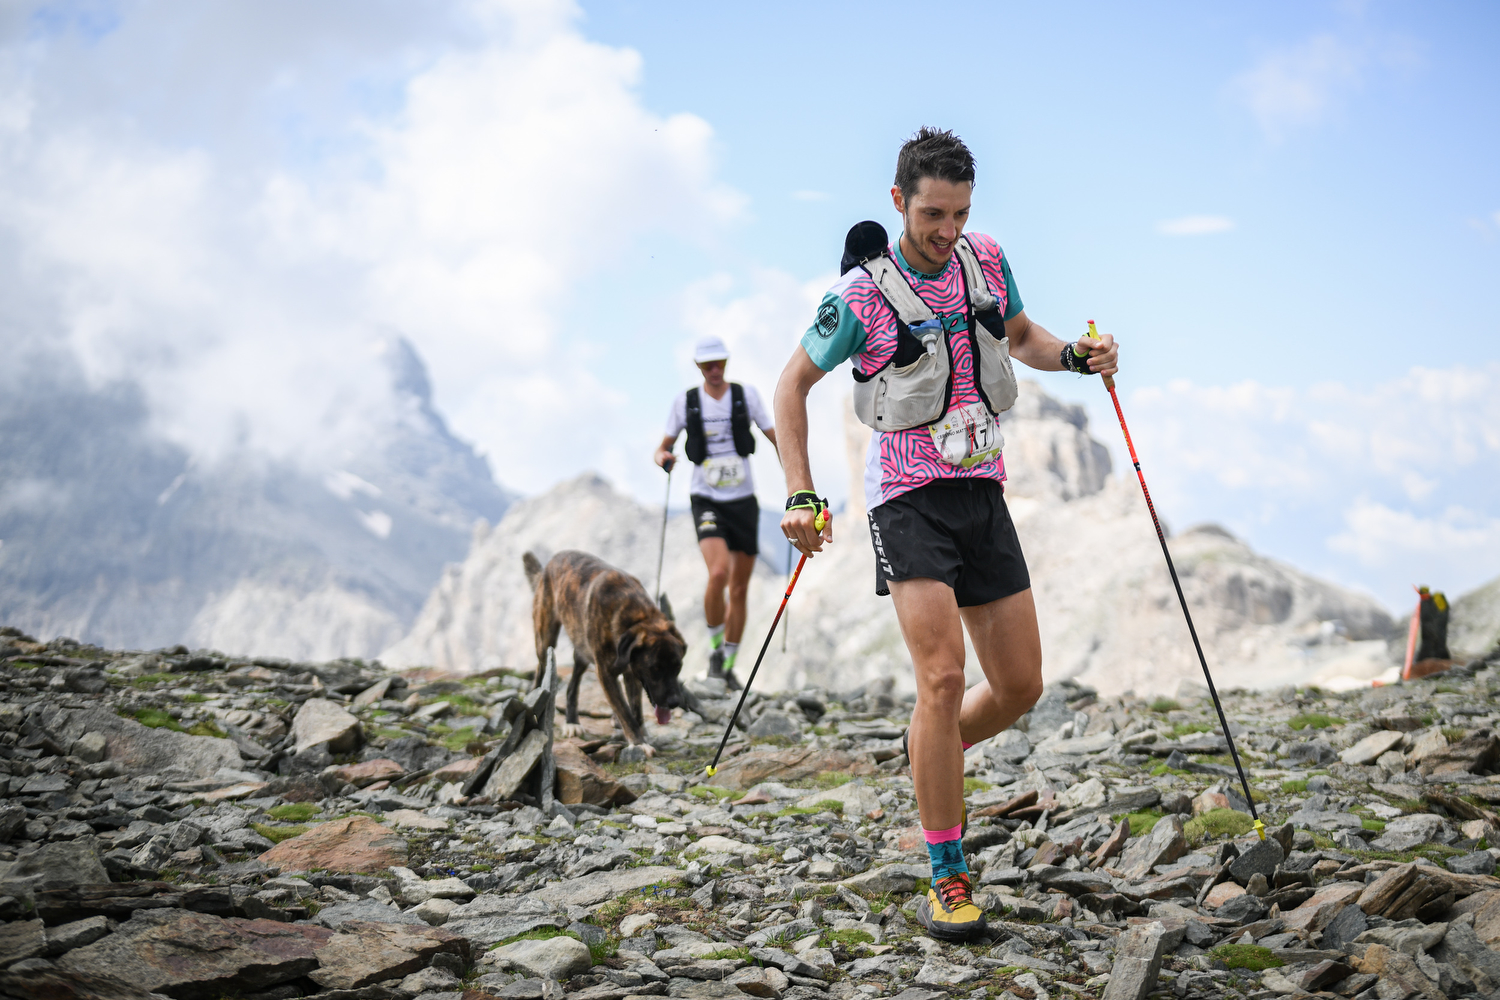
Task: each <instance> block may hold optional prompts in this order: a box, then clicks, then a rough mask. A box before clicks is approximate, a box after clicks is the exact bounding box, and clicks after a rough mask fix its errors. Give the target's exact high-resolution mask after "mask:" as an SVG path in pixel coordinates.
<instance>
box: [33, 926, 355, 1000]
mask: <svg viewBox="0 0 1500 1000" xmlns="http://www.w3.org/2000/svg"><path fill="white" fill-rule="evenodd" d="M333 934H334V932H333V931H331V930H328V929H327V928H326V927H315V926H313V925H311V924H286V923H282V922H280V921H277V920H245V919H242V918H239V917H228V918H225V917H215V916H212V915H210V914H207V913H194V912H192V911H190V910H141V911H138V912H137V913H136V914H135V915H134V916H133V917H131V918H130V919H129V920H127V921H126V922H125V923H123V924H121V925H120V926H119V929H118V930H116V931H115V933H113V934H111V935H109V936H108V937H105V938H102V939H100V940H98V941H95V942H94V943H93V944H90V945H85V946H83V947H82V948H75V949H74V950H73V951H70V952H68V953H67V954H66V955H64V956H62V957H61V958H59V959H58V960H57V965H58V966H59V967H60V968H61V969H63V970H65V971H69V972H77V973H81V974H84V975H93V976H112V977H114V978H117V979H120V980H123V981H124V982H126V983H129V984H130V985H132V986H134V987H137V988H139V989H144V990H149V991H151V992H153V993H160V994H163V995H165V996H169V997H173V998H174V1000H218V998H219V997H222V996H226V995H233V994H235V993H242V992H259V991H262V990H266V989H269V988H270V987H272V986H275V985H277V984H279V983H286V982H290V981H292V980H294V979H300V978H301V977H303V976H305V975H307V974H308V973H310V972H312V971H313V970H315V969H316V968H318V958H317V955H316V951H317V949H318V948H319V947H321V946H322V945H323V944H325V943H326V942H327V941H328V939H329V938H331V937H332V936H333Z"/></svg>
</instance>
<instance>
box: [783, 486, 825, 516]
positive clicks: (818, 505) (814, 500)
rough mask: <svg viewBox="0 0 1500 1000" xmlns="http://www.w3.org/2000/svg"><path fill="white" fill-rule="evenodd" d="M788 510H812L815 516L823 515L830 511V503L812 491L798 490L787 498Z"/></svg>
mask: <svg viewBox="0 0 1500 1000" xmlns="http://www.w3.org/2000/svg"><path fill="white" fill-rule="evenodd" d="M786 509H787V510H810V511H812V512H813V513H814V514H821V513H822V512H823V511H825V510H827V509H828V501H827V500H824V499H823V498H822V497H820V496H818V495H817V494H816V493H814V492H813V491H812V490H798V491H797V492H796V493H793V494H792V495H791V496H789V497H787V498H786Z"/></svg>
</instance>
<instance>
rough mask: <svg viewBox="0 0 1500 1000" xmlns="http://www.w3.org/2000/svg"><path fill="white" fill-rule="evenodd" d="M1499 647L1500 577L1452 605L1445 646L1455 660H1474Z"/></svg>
mask: <svg viewBox="0 0 1500 1000" xmlns="http://www.w3.org/2000/svg"><path fill="white" fill-rule="evenodd" d="M1496 643H1500V576H1497V577H1496V578H1495V579H1493V580H1491V581H1490V582H1489V583H1487V584H1485V585H1484V586H1483V587H1477V588H1475V589H1474V590H1472V591H1470V592H1469V593H1467V594H1465V595H1463V596H1462V597H1460V598H1459V599H1458V600H1456V601H1454V602H1453V611H1452V615H1451V617H1450V618H1449V620H1448V645H1449V646H1451V647H1452V650H1453V655H1455V656H1475V655H1477V654H1479V653H1481V652H1482V651H1484V650H1487V649H1490V648H1492V647H1493V646H1494V645H1495V644H1496Z"/></svg>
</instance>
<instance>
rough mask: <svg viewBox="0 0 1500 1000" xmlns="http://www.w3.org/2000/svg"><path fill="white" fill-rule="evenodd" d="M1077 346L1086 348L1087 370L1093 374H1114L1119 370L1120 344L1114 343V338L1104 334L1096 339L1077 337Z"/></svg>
mask: <svg viewBox="0 0 1500 1000" xmlns="http://www.w3.org/2000/svg"><path fill="white" fill-rule="evenodd" d="M1078 346H1079V347H1084V348H1088V350H1089V357H1088V365H1089V370H1090V371H1092V372H1093V373H1094V374H1095V375H1114V374H1116V373H1117V372H1119V370H1120V345H1119V344H1116V343H1115V338H1114V337H1112V336H1110V335H1109V334H1107V333H1106V334H1104V335H1103V336H1102V337H1100V338H1099V339H1098V340H1095V339H1094V338H1093V337H1079V338H1078Z"/></svg>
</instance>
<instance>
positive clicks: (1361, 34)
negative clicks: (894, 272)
mask: <svg viewBox="0 0 1500 1000" xmlns="http://www.w3.org/2000/svg"><path fill="white" fill-rule="evenodd" d="M1497 38H1500V10H1497V8H1496V7H1495V6H1494V5H1492V4H1481V3H1466V4H1464V3H1456V4H1442V5H1417V4H1377V3H1369V4H1358V3H1327V4H1318V3H1301V4H1260V5H1254V6H1249V5H1246V6H1242V7H1233V8H1231V7H1228V6H1227V5H1216V6H1207V7H1205V6H1203V5H1190V4H1155V5H1145V6H1137V7H1135V8H1130V9H1123V8H1121V7H1119V6H1118V5H1106V4H1070V5H1067V6H1066V7H1065V8H1064V7H1058V6H1057V5H1017V4H972V5H964V4H951V5H947V6H945V7H944V8H943V15H942V17H941V18H934V17H930V16H915V15H914V13H913V8H912V7H911V6H910V5H909V4H904V5H897V4H879V3H864V4H857V5H856V4H821V5H808V4H777V3H770V4H760V5H757V6H756V7H755V8H754V10H753V16H750V15H749V14H747V12H746V9H745V8H736V7H730V6H725V5H705V4H687V3H665V2H651V3H645V2H640V3H637V2H628V3H627V2H598V3H589V2H585V3H583V4H582V5H581V6H579V7H572V6H569V5H568V4H565V3H520V2H505V0H452V2H449V3H442V4H438V3H434V4H423V5H408V4H402V3H396V2H377V0H372V2H367V3H355V2H352V0H350V2H342V3H339V2H329V3H323V4H319V5H315V6H312V7H309V6H308V5H305V4H296V3H291V2H288V0H264V2H258V3H250V2H240V3H222V4H216V5H204V6H196V7H193V8H190V9H185V8H183V7H181V6H180V5H178V4H172V3H166V2H162V0H136V2H122V3H111V2H106V0H95V2H87V3H48V4H33V5H30V6H26V5H15V6H12V7H9V8H7V10H6V12H4V13H0V152H3V153H4V154H5V157H6V158H5V165H4V166H3V167H0V184H3V186H4V188H5V189H6V190H7V191H8V192H9V194H7V195H5V196H3V197H0V295H8V296H9V298H10V300H11V305H9V306H6V307H5V308H6V309H7V310H9V311H8V312H7V315H6V320H7V322H8V323H9V324H10V325H11V328H12V329H19V328H21V327H20V326H18V325H17V324H22V325H24V328H25V329H26V330H29V331H33V335H34V336H37V337H39V338H42V339H46V340H49V341H50V342H52V343H55V344H56V343H60V344H63V345H65V346H66V347H67V348H68V349H69V350H71V351H73V352H75V353H76V354H77V355H78V356H79V357H80V358H82V359H83V360H84V361H85V364H86V367H87V369H88V371H89V372H90V373H91V375H92V377H95V378H98V379H105V378H111V377H131V378H137V379H139V380H141V381H142V383H143V384H144V385H146V386H147V387H148V390H149V391H150V392H151V393H152V397H153V399H155V400H156V403H157V411H158V415H159V422H160V424H161V426H162V427H163V429H164V431H165V432H167V433H170V434H172V435H174V436H175V437H177V438H179V439H181V440H183V441H184V442H185V443H187V444H189V445H190V446H192V447H194V448H195V449H197V450H199V451H201V452H202V453H203V454H205V455H207V456H218V457H221V458H223V457H225V456H230V455H232V454H233V451H234V449H235V448H239V447H256V448H262V449H266V450H271V451H281V452H287V453H297V454H300V455H301V456H302V457H303V458H304V459H305V460H306V461H308V462H310V463H324V464H328V463H336V461H337V454H336V453H337V446H336V441H335V439H336V438H337V435H338V434H339V433H357V429H356V428H357V426H358V421H357V420H356V419H353V418H352V417H350V416H349V414H348V412H347V411H349V410H350V409H351V407H352V408H353V409H354V410H356V411H357V409H358V406H377V407H378V406H379V403H380V401H379V399H378V396H376V395H371V392H370V391H369V386H368V383H369V380H370V377H371V371H372V370H373V369H371V367H370V358H369V357H367V354H368V352H367V351H365V350H364V347H363V345H365V344H366V343H367V342H368V341H369V340H370V339H371V338H372V337H373V336H375V335H376V334H378V333H386V332H392V331H394V332H399V333H402V334H404V335H406V336H408V337H410V338H411V339H412V340H413V342H414V343H415V344H416V346H417V347H418V349H419V350H420V351H421V352H422V354H423V355H424V356H425V357H426V358H427V359H428V361H429V362H430V364H431V365H432V368H433V376H434V384H435V386H436V389H437V394H438V405H439V407H440V408H441V409H443V411H444V412H445V413H447V414H448V415H449V417H450V418H451V420H452V422H453V424H454V426H455V428H456V429H457V430H458V431H459V433H461V434H463V435H465V436H466V437H468V438H469V439H471V440H474V441H476V442H477V443H478V444H479V445H480V447H481V448H483V449H484V450H485V452H486V453H487V454H488V455H489V456H490V457H491V460H492V462H493V464H494V466H495V469H496V474H497V477H498V478H499V479H500V480H501V481H502V482H503V483H505V484H506V485H509V486H512V487H515V488H519V489H521V490H524V491H527V492H535V491H539V490H542V489H545V488H546V487H547V486H548V485H550V484H551V483H553V482H555V481H557V480H558V479H560V478H562V477H564V476H567V475H570V474H574V473H576V472H579V471H582V470H583V469H586V468H598V469H601V470H602V471H604V472H605V473H606V474H607V475H609V476H611V477H612V478H614V479H615V480H616V481H617V482H619V483H621V484H622V486H624V487H625V488H627V489H629V490H631V491H632V492H634V493H636V494H637V495H638V496H640V497H642V498H643V499H648V500H651V501H653V502H655V501H656V499H657V497H658V496H659V493H658V490H659V488H660V485H661V483H660V479H659V477H660V473H658V472H656V471H655V470H654V469H652V468H650V467H649V466H647V465H646V464H645V461H646V456H647V455H649V452H650V448H651V445H652V442H653V439H655V438H656V437H658V436H659V428H660V423H661V420H662V419H663V417H664V414H665V412H666V407H667V399H668V397H669V396H670V394H671V393H672V392H674V391H678V390H680V389H681V388H682V386H683V385H684V384H686V380H687V379H688V378H689V376H690V375H691V367H690V365H689V364H688V362H687V345H688V343H689V342H690V341H691V339H692V338H693V337H694V336H696V335H697V334H698V333H701V332H707V331H714V332H720V333H722V334H723V335H725V336H726V337H727V338H728V339H729V340H730V343H731V346H732V347H733V348H734V349H735V351H736V357H735V361H734V362H733V367H732V369H731V372H732V373H734V374H738V375H740V376H741V377H744V378H746V379H748V380H750V381H753V382H755V383H757V384H759V385H760V386H761V388H762V389H763V391H765V392H766V393H767V394H769V392H770V390H771V387H772V383H773V380H774V377H775V373H776V372H777V371H778V370H779V368H780V366H781V364H782V363H783V362H784V360H785V358H786V356H787V354H788V353H789V352H790V350H791V349H792V348H793V346H794V345H795V343H796V340H797V338H798V336H799V335H800V332H801V330H802V329H803V328H805V326H806V323H807V320H808V317H809V316H810V315H811V307H812V304H813V303H815V301H816V298H817V296H818V294H819V292H820V291H821V289H822V287H824V286H825V285H826V284H827V283H828V282H829V281H830V280H831V278H832V276H833V275H834V273H835V262H836V260H837V257H838V253H839V250H840V247H841V243H842V239H843V234H844V232H845V230H846V229H847V228H848V226H849V225H850V224H852V223H853V222H855V221H858V220H860V219H863V218H875V219H879V220H880V221H882V222H884V223H885V224H886V225H887V226H888V228H891V229H892V230H893V231H894V230H895V228H896V226H897V224H898V220H897V219H896V217H895V216H894V213H893V212H892V211H891V209H890V206H889V197H888V194H887V191H888V188H889V186H890V177H891V173H892V169H893V165H894V158H895V151H896V148H897V147H898V145H899V143H900V141H901V140H902V139H903V138H904V137H905V136H906V135H908V134H910V133H911V132H912V131H913V130H915V129H916V128H917V127H918V126H919V125H923V124H935V125H940V126H943V127H949V128H953V129H955V130H956V131H958V132H959V133H960V134H961V135H962V136H963V137H964V138H965V139H966V140H967V141H968V142H969V143H970V145H971V147H972V148H973V150H974V152H975V155H976V157H977V159H978V163H979V183H978V187H977V189H976V192H975V213H974V218H973V221H972V224H971V225H972V228H974V229H977V230H980V231H985V232H989V233H991V234H993V235H995V236H996V237H998V238H999V239H1000V241H1001V243H1002V245H1003V246H1004V247H1005V248H1006V251H1007V253H1008V254H1009V255H1010V257H1011V259H1012V262H1013V267H1014V270H1015V275H1016V279H1017V283H1018V285H1019V288H1020V290H1021V293H1022V296H1023V298H1024V300H1025V302H1026V305H1027V309H1028V312H1029V313H1030V314H1031V315H1032V316H1033V318H1035V319H1037V320H1038V321H1040V322H1042V323H1043V324H1045V325H1047V326H1048V327H1049V328H1051V329H1052V330H1053V331H1054V332H1056V333H1058V334H1059V335H1063V336H1073V335H1076V334H1078V333H1080V332H1082V330H1083V324H1084V322H1085V321H1086V320H1088V319H1095V320H1097V321H1098V322H1099V323H1100V326H1101V329H1103V330H1105V331H1107V332H1111V333H1113V334H1115V335H1116V336H1117V337H1118V338H1119V339H1120V341H1121V342H1122V345H1123V347H1124V356H1123V370H1122V375H1121V379H1120V385H1121V388H1122V390H1123V392H1124V401H1125V404H1126V407H1127V411H1126V412H1127V415H1128V416H1130V417H1131V419H1132V425H1133V428H1132V429H1133V430H1134V432H1135V436H1136V440H1137V443H1138V445H1139V446H1140V449H1141V452H1142V459H1143V461H1144V462H1145V464H1146V469H1147V472H1148V475H1149V477H1150V482H1151V485H1152V488H1153V493H1154V495H1155V496H1156V497H1157V498H1158V500H1159V503H1160V506H1161V508H1162V510H1163V513H1164V515H1165V516H1166V518H1167V519H1168V521H1169V522H1170V523H1172V524H1174V525H1181V526H1185V525H1187V524H1191V523H1194V522H1197V521H1203V520H1216V521H1219V522H1221V523H1223V524H1225V525H1226V526H1228V527H1229V528H1230V529H1231V530H1233V531H1234V532H1236V533H1237V534H1239V535H1241V536H1243V537H1246V538H1247V539H1249V540H1250V541H1251V542H1252V544H1254V545H1255V546H1256V547H1257V548H1258V549H1260V550H1262V551H1264V552H1267V553H1269V554H1271V555H1274V556H1276V557H1279V558H1282V559H1285V560H1287V561H1289V562H1292V563H1294V564H1296V565H1299V566H1302V567H1304V568H1306V569H1309V570H1312V571H1315V572H1318V573H1320V574H1322V575H1325V576H1327V577H1330V578H1333V579H1336V580H1338V581H1340V582H1343V583H1346V584H1350V585H1354V586H1359V587H1362V588H1363V589H1366V590H1368V591H1371V592H1373V593H1375V594H1376V595H1377V596H1379V597H1380V598H1381V599H1382V600H1384V601H1386V602H1387V603H1388V604H1389V605H1391V606H1392V607H1393V608H1394V607H1404V606H1405V605H1406V603H1407V598H1406V594H1407V593H1409V589H1408V588H1409V585H1410V584H1413V583H1418V582H1424V583H1431V584H1432V585H1434V586H1440V587H1446V588H1448V589H1449V590H1450V591H1451V592H1454V593H1458V592H1462V591H1463V590H1466V589H1468V588H1470V587H1473V586H1475V585H1477V584H1479V583H1481V582H1483V581H1485V580H1487V579H1490V578H1492V577H1494V576H1495V575H1496V573H1497V572H1500V490H1497V489H1496V486H1497V485H1500V476H1497V475H1496V471H1495V470H1496V469H1497V467H1500V466H1497V460H1500V404H1497V402H1496V400H1495V397H1496V395H1497V394H1496V393H1495V391H1494V390H1495V386H1496V383H1497V380H1500V356H1497V353H1496V351H1495V349H1494V348H1492V347H1491V346H1490V342H1491V341H1492V340H1493V339H1494V338H1493V332H1494V329H1495V324H1494V321H1493V317H1494V316H1495V315H1496V311H1497V310H1496V306H1497V305H1500V303H1497V302H1496V298H1497V294H1500V293H1497V289H1500V281H1497V280H1496V279H1497V275H1500V172H1497V171H1496V169H1495V164H1496V162H1497V154H1500V121H1497V119H1500V102H1497V101H1496V99H1495V97H1496V95H1497V94H1500V69H1497V65H1496V62H1495V60H1494V58H1493V53H1494V50H1495V43H1496V41H1497ZM16 302H24V303H25V305H24V308H22V307H21V306H18V305H16V304H15V303H16ZM844 378H846V376H844V375H843V374H842V373H835V375H833V376H831V377H830V379H829V380H828V381H827V383H825V387H820V389H819V390H818V392H819V393H820V396H819V398H817V399H815V400H814V408H813V412H814V419H815V421H816V423H815V428H818V427H822V428H825V429H826V435H824V436H820V439H819V443H818V444H817V446H816V447H815V448H814V462H815V472H816V473H817V474H818V476H819V479H820V485H822V486H823V488H825V489H826V490H827V491H828V492H829V493H831V494H833V495H834V496H835V497H838V496H841V495H842V494H844V493H845V492H846V490H847V479H846V472H845V470H844V467H843V461H842V454H841V451H840V449H839V447H838V444H837V442H838V440H839V439H840V438H841V429H840V427H839V426H838V414H839V400H838V394H839V393H840V392H842V388H843V382H842V381H841V380H842V379H844ZM1040 380H1041V381H1042V383H1043V385H1044V387H1045V388H1046V389H1047V390H1048V391H1049V392H1052V393H1054V394H1056V395H1059V396H1063V397H1065V398H1068V399H1073V400H1079V401H1083V402H1085V403H1087V404H1088V405H1089V406H1090V408H1091V413H1092V414H1093V417H1094V433H1095V434H1096V436H1098V437H1099V438H1100V439H1101V440H1104V441H1106V442H1107V443H1109V444H1110V445H1111V446H1112V447H1115V448H1116V449H1117V455H1118V442H1119V436H1118V431H1117V430H1116V428H1115V427H1114V426H1113V422H1112V414H1111V413H1110V412H1109V411H1108V407H1107V398H1106V397H1105V396H1104V395H1103V393H1102V390H1101V389H1100V388H1099V387H1098V385H1097V384H1095V383H1093V382H1085V381H1081V380H1078V379H1075V378H1073V377H1071V376H1062V375H1044V376H1041V377H1040ZM205 386H211V387H212V388H211V389H207V388H205ZM351 400H354V401H356V403H357V405H356V403H351V402H350V401H351ZM579 425H582V426H587V427H589V428H590V432H589V433H587V434H585V435H583V437H582V439H579V438H578V436H577V435H576V433H575V432H573V431H572V430H568V431H566V432H565V431H564V428H574V427H576V426H579ZM309 427H318V428H324V429H328V428H332V430H330V431H328V433H326V434H323V435H319V434H311V435H310V434H309V433H308V430H307V429H308V428H309ZM324 438H327V439H328V441H333V442H334V443H332V444H329V443H326V442H325V443H324V444H320V443H319V442H322V441H324ZM759 463H760V468H761V471H762V477H761V479H762V488H761V493H762V498H763V501H765V502H767V503H775V502H776V501H777V498H778V495H779V494H780V490H781V483H780V480H779V479H778V478H777V477H776V476H775V474H774V471H773V470H772V469H771V468H770V466H771V463H770V462H769V461H767V457H766V456H763V457H761V458H760V459H759ZM1122 467H1123V466H1122ZM679 492H680V493H681V495H680V496H678V497H677V498H676V501H677V502H685V500H686V494H685V489H684V488H683V487H682V484H679Z"/></svg>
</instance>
